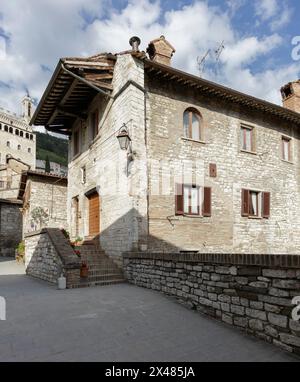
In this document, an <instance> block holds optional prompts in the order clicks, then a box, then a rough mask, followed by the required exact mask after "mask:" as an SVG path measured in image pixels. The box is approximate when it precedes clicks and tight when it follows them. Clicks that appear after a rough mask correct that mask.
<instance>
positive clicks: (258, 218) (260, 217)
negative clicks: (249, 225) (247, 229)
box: [247, 216, 262, 220]
mask: <svg viewBox="0 0 300 382" xmlns="http://www.w3.org/2000/svg"><path fill="white" fill-rule="evenodd" d="M247 217H248V219H253V220H261V219H262V216H247Z"/></svg>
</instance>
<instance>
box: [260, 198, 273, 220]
mask: <svg viewBox="0 0 300 382" xmlns="http://www.w3.org/2000/svg"><path fill="white" fill-rule="evenodd" d="M270 207H271V194H270V192H263V193H262V217H263V218H264V219H269V217H270Z"/></svg>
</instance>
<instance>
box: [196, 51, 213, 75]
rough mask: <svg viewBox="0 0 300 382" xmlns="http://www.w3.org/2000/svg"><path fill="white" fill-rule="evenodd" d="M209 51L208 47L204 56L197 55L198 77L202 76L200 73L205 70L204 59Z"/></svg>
mask: <svg viewBox="0 0 300 382" xmlns="http://www.w3.org/2000/svg"><path fill="white" fill-rule="evenodd" d="M210 52H211V50H210V49H208V50H207V51H206V53H205V54H204V56H202V57H200V56H198V57H197V64H198V70H199V75H200V77H202V74H203V73H204V71H205V61H206V59H207V57H208V55H209V54H210Z"/></svg>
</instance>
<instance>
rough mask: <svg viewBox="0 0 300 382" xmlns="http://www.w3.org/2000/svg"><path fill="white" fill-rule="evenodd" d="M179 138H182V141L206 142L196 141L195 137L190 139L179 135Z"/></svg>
mask: <svg viewBox="0 0 300 382" xmlns="http://www.w3.org/2000/svg"><path fill="white" fill-rule="evenodd" d="M181 139H182V140H183V141H188V142H195V143H202V144H206V142H205V141H197V140H196V139H191V138H186V137H181Z"/></svg>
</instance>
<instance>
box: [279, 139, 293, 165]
mask: <svg viewBox="0 0 300 382" xmlns="http://www.w3.org/2000/svg"><path fill="white" fill-rule="evenodd" d="M281 145H282V159H283V160H285V161H287V162H290V161H291V160H292V155H291V153H292V152H291V139H290V138H288V137H282V138H281Z"/></svg>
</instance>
